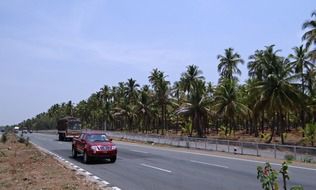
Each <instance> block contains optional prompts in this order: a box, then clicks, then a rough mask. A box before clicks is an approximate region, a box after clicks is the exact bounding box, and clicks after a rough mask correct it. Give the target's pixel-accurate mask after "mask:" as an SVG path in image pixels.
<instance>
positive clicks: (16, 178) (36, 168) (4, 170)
mask: <svg viewBox="0 0 316 190" xmlns="http://www.w3.org/2000/svg"><path fill="white" fill-rule="evenodd" d="M2 189H3V190H4V189H5V190H20V189H21V190H22V189H23V190H28V189H30V190H50V189H51V190H55V189H56V190H58V189H65V190H73V189H78V190H87V189H94V190H98V189H101V188H99V187H98V186H97V185H96V184H94V183H92V182H90V181H88V180H86V178H85V177H84V176H80V175H78V174H76V173H75V171H72V170H69V169H67V168H66V167H65V166H63V165H62V164H60V163H59V162H58V161H57V160H55V159H54V158H52V157H51V156H49V155H46V154H44V153H41V152H40V151H38V150H37V149H36V148H34V147H33V146H32V145H31V144H29V145H28V146H26V144H24V143H20V142H18V141H17V138H16V137H15V136H14V135H13V134H8V140H7V142H6V143H2V142H0V190H2Z"/></svg>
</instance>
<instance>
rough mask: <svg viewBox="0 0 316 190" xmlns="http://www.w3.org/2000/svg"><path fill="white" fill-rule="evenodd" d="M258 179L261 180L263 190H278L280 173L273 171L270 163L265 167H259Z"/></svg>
mask: <svg viewBox="0 0 316 190" xmlns="http://www.w3.org/2000/svg"><path fill="white" fill-rule="evenodd" d="M257 179H259V180H260V183H261V185H262V189H264V190H278V189H279V184H278V172H277V171H276V170H274V169H272V167H271V164H270V163H268V162H267V163H266V164H265V166H264V167H262V166H258V167H257Z"/></svg>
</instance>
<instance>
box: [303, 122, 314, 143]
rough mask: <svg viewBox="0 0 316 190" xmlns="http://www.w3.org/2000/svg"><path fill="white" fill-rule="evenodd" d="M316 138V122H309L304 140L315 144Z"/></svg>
mask: <svg viewBox="0 0 316 190" xmlns="http://www.w3.org/2000/svg"><path fill="white" fill-rule="evenodd" d="M315 138H316V124H314V123H308V124H306V127H305V129H304V140H305V141H307V142H308V143H310V144H311V145H312V146H314V141H315Z"/></svg>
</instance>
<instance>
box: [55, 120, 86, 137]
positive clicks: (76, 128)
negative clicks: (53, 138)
mask: <svg viewBox="0 0 316 190" xmlns="http://www.w3.org/2000/svg"><path fill="white" fill-rule="evenodd" d="M57 130H58V139H59V140H60V141H64V140H66V139H72V138H74V137H79V135H80V133H81V122H80V119H79V118H75V117H69V116H68V117H64V118H61V119H59V120H58V122H57Z"/></svg>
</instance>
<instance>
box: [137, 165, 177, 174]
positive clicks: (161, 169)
mask: <svg viewBox="0 0 316 190" xmlns="http://www.w3.org/2000/svg"><path fill="white" fill-rule="evenodd" d="M141 165H142V166H145V167H148V168H152V169H156V170H160V171H163V172H167V173H171V172H172V171H170V170H166V169H163V168H158V167H156V166H151V165H148V164H144V163H143V164H141Z"/></svg>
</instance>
